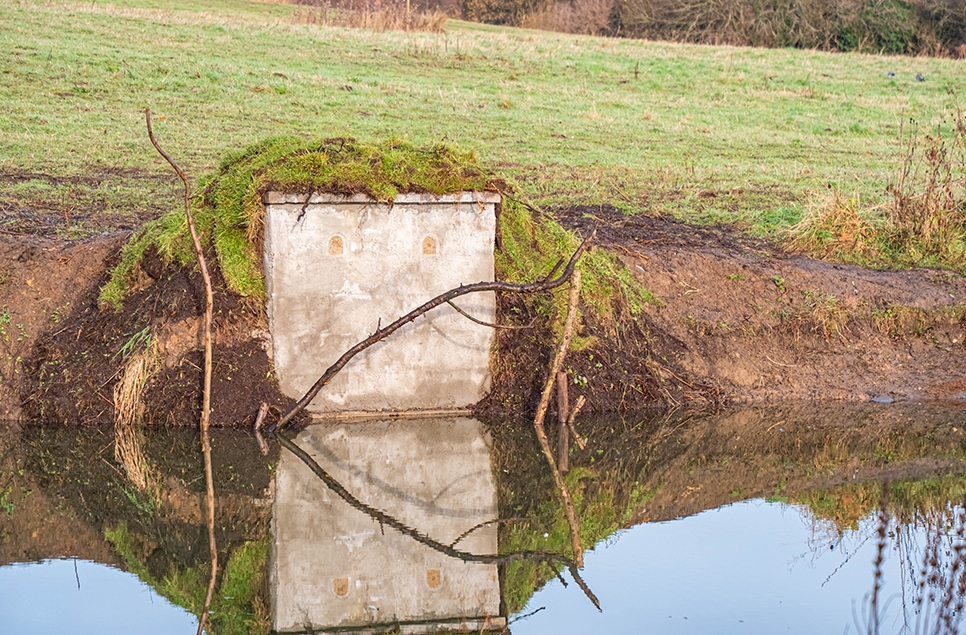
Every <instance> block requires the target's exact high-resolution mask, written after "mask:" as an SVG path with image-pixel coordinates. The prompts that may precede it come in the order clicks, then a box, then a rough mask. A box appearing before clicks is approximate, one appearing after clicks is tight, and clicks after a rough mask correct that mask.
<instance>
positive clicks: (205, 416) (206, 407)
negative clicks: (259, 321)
mask: <svg viewBox="0 0 966 635" xmlns="http://www.w3.org/2000/svg"><path fill="white" fill-rule="evenodd" d="M144 118H145V120H146V121H147V124H148V138H149V139H151V144H152V145H153V146H154V149H155V150H157V151H158V153H159V154H160V155H161V156H162V157H164V160H165V161H167V162H168V163H169V164H170V165H171V167H172V168H174V171H175V172H177V173H178V177H179V178H180V179H181V182H182V183H183V184H184V214H185V217H186V218H187V220H188V229H189V230H190V231H191V240H192V242H193V243H194V246H195V253H196V254H197V255H198V265H199V266H200V267H201V277H202V279H203V280H204V283H205V332H204V341H205V383H204V391H203V393H202V405H201V449H202V453H203V454H204V458H205V482H206V484H207V499H206V500H207V503H208V548H209V550H210V551H211V578H210V580H209V581H208V595H207V596H206V597H205V605H204V608H202V610H201V615H200V616H198V632H197V635H201V632H202V631H203V630H204V629H205V624H206V622H207V621H208V610H209V608H210V607H211V598H212V596H213V595H214V593H215V580H216V579H217V576H218V545H217V544H216V542H215V486H214V478H213V476H212V471H211V439H210V438H209V436H208V425H209V423H210V416H211V358H212V344H211V322H212V316H213V314H214V306H215V300H214V292H213V291H212V288H211V277H210V276H209V275H208V263H207V262H205V253H204V250H202V248H201V239H200V238H199V237H198V232H197V230H196V229H195V221H194V218H193V217H192V216H191V188H190V186H189V185H188V177H187V176H185V173H184V170H182V169H181V168H180V167H178V164H177V163H175V162H174V159H172V158H171V157H170V156H169V155H168V153H167V152H165V151H164V150H163V149H162V148H161V145H160V144H159V143H158V140H157V139H155V138H154V130H153V129H152V127H151V109H150V108H145V109H144Z"/></svg>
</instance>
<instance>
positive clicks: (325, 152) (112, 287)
mask: <svg viewBox="0 0 966 635" xmlns="http://www.w3.org/2000/svg"><path fill="white" fill-rule="evenodd" d="M492 184H493V178H492V176H491V174H490V173H489V172H488V171H487V170H485V169H484V168H483V167H482V166H481V165H480V164H479V162H478V161H477V159H476V157H475V156H474V155H473V154H472V153H463V152H460V151H458V150H456V149H453V148H450V147H448V146H446V145H444V144H436V145H433V146H429V147H416V146H414V145H411V144H409V143H406V142H402V141H397V140H391V141H387V142H385V143H382V144H366V143H360V142H357V141H355V140H353V139H326V140H306V139H300V138H296V137H280V138H274V139H269V140H267V141H263V142H261V143H258V144H256V145H254V146H251V147H250V148H248V149H246V150H244V151H242V152H239V153H235V154H232V155H229V156H227V157H226V158H225V159H224V160H223V161H222V162H221V165H220V166H219V167H218V170H217V171H216V172H215V173H214V174H213V175H210V176H208V177H206V178H205V179H203V180H202V182H201V187H200V191H199V193H198V194H196V195H195V196H194V198H193V202H192V213H193V215H194V218H195V224H196V227H197V229H198V231H199V233H200V234H201V237H202V242H203V243H204V245H205V247H206V248H207V249H211V248H213V249H214V252H215V254H216V255H217V260H218V265H219V267H220V268H221V271H222V274H223V275H224V278H225V281H226V282H227V284H228V287H229V288H230V289H231V290H232V291H234V292H236V293H238V294H240V295H242V296H249V297H255V298H263V297H264V293H265V283H264V280H263V277H262V273H261V263H260V261H259V258H258V244H259V241H260V237H261V229H262V223H263V214H264V207H263V204H262V195H263V194H264V193H265V192H268V191H272V190H274V191H285V192H295V193H300V194H305V195H309V194H311V193H312V192H332V193H336V194H346V195H348V194H357V193H362V194H367V195H369V196H371V197H372V198H374V199H376V200H379V201H391V200H393V199H394V198H395V197H396V196H397V195H398V194H401V193H406V192H427V193H432V194H444V193H449V192H459V191H471V190H485V189H487V188H491V189H492ZM500 231H501V234H502V238H503V250H502V251H500V252H498V253H497V256H496V265H497V275H498V277H499V278H500V279H502V280H508V281H512V282H531V281H534V280H537V279H540V278H542V277H544V276H546V275H547V274H548V273H549V272H550V271H551V270H552V269H553V267H554V265H555V264H557V263H559V262H561V261H565V260H566V259H568V258H569V257H570V255H571V254H572V253H573V251H574V250H575V249H576V248H577V246H578V244H579V238H578V237H577V236H575V235H574V234H573V233H572V232H569V231H567V230H565V229H564V228H563V227H561V226H560V225H559V224H558V223H557V222H555V221H554V220H553V219H552V218H550V217H549V216H548V215H545V214H542V213H531V212H530V211H529V210H528V209H527V208H526V207H525V206H524V205H523V204H521V203H519V202H517V201H515V200H513V199H510V198H507V199H505V202H504V205H503V207H502V212H501V214H500ZM152 247H153V248H154V249H156V250H157V252H158V254H159V256H160V257H161V259H162V260H163V261H164V262H166V263H171V262H177V263H179V264H180V265H182V266H186V267H188V266H194V263H195V254H194V248H193V246H192V242H191V238H190V234H189V232H188V225H187V221H186V220H185V217H184V210H183V209H176V210H172V211H171V212H169V213H168V214H166V215H164V216H162V217H161V218H158V219H157V220H155V221H152V222H150V223H147V224H146V225H144V226H143V227H142V228H141V230H140V231H138V232H137V233H136V234H135V235H134V236H133V237H132V238H131V240H130V241H128V243H127V244H126V245H125V247H124V249H123V250H122V252H121V261H120V263H119V264H118V265H117V267H115V268H114V270H113V271H112V272H111V277H110V280H109V281H108V283H107V284H106V285H105V286H104V287H103V289H102V290H101V296H100V300H101V303H102V305H107V306H113V307H114V308H115V309H119V308H120V306H121V302H122V301H123V300H124V297H125V296H126V295H127V293H128V292H129V290H130V285H131V280H132V277H133V276H134V273H135V271H136V268H137V265H138V262H139V261H140V260H141V258H142V257H143V256H144V254H145V252H146V251H147V250H148V249H150V248H152ZM580 267H581V270H582V274H583V286H582V298H583V302H584V306H585V307H587V308H589V309H590V310H591V311H592V312H593V314H594V315H595V316H596V317H597V318H598V321H599V322H601V323H603V324H604V325H606V326H607V327H609V328H611V329H613V328H614V326H615V324H616V322H617V318H618V317H621V315H619V314H620V313H624V312H626V313H627V314H629V315H630V316H634V315H636V314H637V313H638V312H639V311H640V310H641V308H643V306H644V304H645V303H647V302H656V300H655V298H654V297H653V296H652V295H651V294H650V292H648V291H647V290H646V289H644V288H643V287H642V286H641V285H640V284H639V283H638V282H637V281H636V280H635V279H634V277H633V275H632V274H631V272H630V271H628V270H627V268H626V267H624V265H623V264H622V263H621V262H620V261H619V260H618V259H617V257H616V256H614V255H613V254H612V253H609V252H607V251H605V250H599V249H598V250H592V251H590V252H588V253H586V254H585V255H584V256H583V257H582V259H581V262H580ZM533 301H534V302H536V303H537V308H538V311H539V312H540V313H541V314H542V315H544V316H545V317H547V318H549V319H555V320H556V322H555V324H556V325H557V330H559V328H560V323H561V319H562V318H561V317H560V316H563V315H564V314H565V308H566V302H567V300H566V290H565V289H564V290H562V291H558V293H556V294H554V295H550V296H545V297H542V298H539V299H534V300H533ZM590 343H592V340H591V339H590V338H583V339H581V338H580V337H578V338H576V339H575V343H574V348H575V349H580V348H582V347H584V346H587V345H589V344H590Z"/></svg>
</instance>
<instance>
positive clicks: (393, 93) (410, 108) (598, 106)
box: [0, 0, 962, 236]
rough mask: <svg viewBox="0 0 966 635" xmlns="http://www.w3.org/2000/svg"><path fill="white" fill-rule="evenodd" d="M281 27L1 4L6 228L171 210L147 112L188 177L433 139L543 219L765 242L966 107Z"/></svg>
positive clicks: (876, 198)
mask: <svg viewBox="0 0 966 635" xmlns="http://www.w3.org/2000/svg"><path fill="white" fill-rule="evenodd" d="M292 11H293V8H292V7H291V6H287V5H279V4H265V3H250V2H241V1H239V2H231V1H228V0H221V1H220V2H213V3H201V2H195V1H193V0H176V1H166V0H155V1H154V2H149V1H142V0H128V1H125V2H117V3H115V4H102V3H94V4H86V3H85V4H64V3H56V2H54V3H40V2H34V1H32V0H24V1H20V2H14V3H10V4H5V5H3V6H0V21H2V22H3V23H4V24H7V25H10V26H11V28H8V29H5V30H4V31H3V32H2V33H0V47H2V48H3V49H4V50H7V51H10V54H9V55H7V56H6V57H5V58H4V59H3V60H2V61H0V71H2V72H0V90H2V91H3V93H4V96H5V97H4V106H3V108H2V109H0V205H3V209H4V214H3V217H4V218H5V219H6V220H5V221H2V222H4V223H7V225H6V228H7V229H8V230H11V229H17V227H18V225H16V224H15V221H16V219H17V218H18V216H17V215H18V214H20V215H26V214H28V213H29V212H31V211H33V212H37V210H39V214H40V216H42V217H43V219H44V222H45V223H46V225H45V226H49V227H52V228H55V231H56V232H57V233H60V234H62V235H68V236H76V235H83V234H85V233H90V232H92V231H99V230H101V229H103V228H113V227H120V226H131V225H133V224H135V223H136V222H139V221H141V220H143V219H145V218H147V217H150V216H152V215H154V214H156V213H157V212H159V211H162V210H168V209H171V208H173V207H176V206H177V200H178V199H177V197H178V189H177V183H176V181H175V180H174V178H173V175H171V174H170V173H169V172H168V170H167V169H166V166H164V165H163V164H162V162H161V160H160V158H159V157H157V156H156V154H155V153H154V151H153V149H151V147H150V144H149V143H148V142H147V138H146V134H145V130H144V124H143V114H142V111H143V108H144V107H146V106H150V107H151V108H152V109H153V111H154V112H155V113H156V117H158V118H159V119H162V120H160V121H158V122H157V124H156V126H157V129H158V132H159V134H160V135H161V136H162V139H163V142H164V143H165V146H166V147H167V148H168V149H169V151H171V152H172V153H173V154H175V155H176V156H177V157H178V158H179V160H180V161H182V162H183V165H184V167H185V168H186V169H187V170H188V172H189V174H192V175H195V177H196V178H197V177H198V176H200V175H201V174H202V173H203V172H207V171H210V170H211V169H213V168H214V167H215V166H216V165H217V163H218V161H219V159H220V158H221V157H222V156H224V155H225V154H227V153H229V152H232V151H236V150H238V149H239V148H241V147H244V146H246V145H248V144H250V143H252V142H255V141H258V140H260V139H263V138H265V137H269V136H276V135H280V134H294V135H300V136H323V137H335V136H354V137H357V138H360V139H363V140H370V139H385V138H393V137H401V138H404V139H407V140H409V141H411V142H413V143H416V144H429V143H434V142H437V141H440V140H444V139H445V140H447V141H448V142H450V143H454V144H456V145H457V146H459V147H460V148H463V149H467V150H475V151H476V152H477V153H478V155H479V156H480V157H481V158H482V159H483V160H484V161H485V162H487V163H489V164H492V165H495V166H496V167H497V168H498V169H499V170H500V171H501V172H502V173H504V174H506V175H508V176H510V177H513V178H515V179H516V180H517V181H518V182H519V184H520V189H521V195H522V196H524V197H526V198H529V199H531V200H533V201H535V202H538V203H543V204H554V203H555V204H575V203H580V204H594V203H600V202H610V203H617V204H620V205H622V206H624V207H626V208H627V209H628V210H632V211H650V212H654V211H665V212H671V213H675V214H677V215H680V216H683V217H686V218H689V219H692V220H697V221H712V220H725V221H738V222H741V223H745V224H747V225H749V226H752V227H753V228H755V229H757V230H760V231H771V230H775V229H776V228H777V229H781V228H784V227H786V226H788V225H789V224H791V223H794V222H796V221H798V220H799V218H800V217H801V216H802V213H803V211H804V209H805V207H806V205H807V204H808V201H809V199H810V197H816V196H822V195H823V193H825V192H827V191H828V190H829V188H832V189H838V190H841V191H843V192H845V193H849V194H851V193H855V194H856V195H858V196H860V197H861V199H862V200H863V201H866V202H868V203H869V204H870V205H875V204H877V203H878V202H880V201H882V200H884V199H885V196H886V193H885V188H886V186H887V184H888V182H889V180H890V178H891V177H892V176H893V175H894V173H895V169H896V165H897V157H898V154H899V146H898V130H899V123H900V121H901V120H904V119H907V118H913V119H915V120H917V121H919V122H921V123H922V124H923V125H927V126H929V125H933V124H935V123H936V122H937V121H938V120H939V118H941V116H942V115H943V113H946V112H948V111H949V109H950V107H951V105H952V104H953V102H954V101H955V99H956V96H957V95H958V94H960V93H961V92H962V87H961V85H960V80H959V75H960V72H959V63H957V62H955V61H951V60H942V59H917V58H903V57H884V56H866V55H856V54H828V53H816V52H807V51H797V50H756V49H743V48H730V47H701V46H689V45H676V44H664V43H648V42H640V41H629V40H628V41H625V40H613V39H602V38H591V37H582V36H570V35H561V34H552V33H540V32H536V31H525V30H513V29H500V28H496V27H486V26H480V25H474V24H468V23H460V22H454V21H451V22H450V23H449V25H448V27H447V32H446V33H444V34H440V35H434V34H425V33H397V32H370V31H361V30H352V29H339V28H322V27H317V26H311V25H299V24H296V23H294V22H293V19H292ZM888 71H894V72H895V73H896V75H895V77H892V78H889V77H887V73H888ZM916 73H922V74H923V75H924V76H925V78H926V81H924V82H917V81H915V78H914V76H915V74H916ZM85 210H95V212H90V211H85ZM2 228H3V227H0V229H2Z"/></svg>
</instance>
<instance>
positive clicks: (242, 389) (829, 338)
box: [0, 206, 966, 426]
mask: <svg viewBox="0 0 966 635" xmlns="http://www.w3.org/2000/svg"><path fill="white" fill-rule="evenodd" d="M556 215H557V218H558V219H559V220H560V221H561V222H562V223H563V224H564V225H565V226H567V227H570V228H575V229H580V230H581V231H583V232H587V231H589V229H590V227H591V226H593V225H598V239H597V244H598V246H599V248H605V249H610V250H613V251H615V252H616V253H617V254H618V255H619V256H620V257H621V258H622V259H623V261H624V262H625V263H626V264H627V266H628V267H629V268H630V270H631V271H633V272H634V274H635V275H636V276H637V277H638V279H639V280H640V281H641V282H642V283H643V284H644V286H646V287H647V288H648V289H650V290H651V291H653V292H654V294H655V295H656V296H657V297H658V298H659V299H660V304H658V305H653V306H648V307H647V308H646V309H645V310H644V311H643V312H642V313H640V314H639V315H637V316H631V315H628V314H626V312H625V314H624V315H623V318H622V319H621V320H619V321H618V322H617V324H616V326H613V327H609V328H608V327H605V326H604V325H600V324H595V323H593V322H588V323H587V324H585V325H584V327H583V328H584V335H595V336H596V337H597V338H598V339H597V343H596V344H594V345H593V346H591V347H590V348H588V349H585V350H583V351H580V352H576V353H572V354H571V355H570V356H569V357H568V359H567V369H568V372H569V374H570V375H571V378H572V380H573V384H572V393H573V394H572V395H571V400H573V399H575V398H576V395H577V394H584V395H586V396H587V398H588V406H587V411H588V412H592V411H597V412H603V411H617V410H637V409H640V408H645V407H653V406H671V407H677V406H688V407H701V406H708V405H717V404H722V403H728V402H754V401H765V400H785V399H820V400H851V401H867V400H871V399H879V400H894V401H916V402H918V401H922V400H956V401H962V400H966V362H964V356H963V354H962V353H963V342H964V338H966V330H964V321H963V320H964V315H966V309H964V298H966V279H964V278H963V277H962V276H960V275H958V274H954V273H950V272H943V271H932V270H916V271H902V272H891V271H872V270H867V269H862V268H858V267H853V266H846V265H838V264H833V263H828V262H821V261H816V260H813V259H810V258H807V257H804V256H800V255H796V254H790V253H786V252H785V251H784V250H783V249H782V248H781V247H780V246H778V245H776V244H774V243H771V242H768V241H764V240H757V239H754V238H751V237H748V236H747V235H745V234H743V233H741V232H740V231H737V230H734V229H732V228H728V227H694V226H690V225H685V224H683V223H680V222H676V221H674V220H669V219H666V218H655V217H648V216H625V215H623V214H622V213H621V212H619V211H618V210H616V209H614V208H609V207H606V206H603V207H594V208H574V209H566V210H559V211H558V212H557V213H556ZM124 237H125V236H124V235H122V234H114V235H109V236H104V237H99V238H94V239H89V240H86V241H83V242H57V241H52V240H48V239H44V238H38V237H33V236H8V235H2V234H0V297H2V300H0V311H7V312H8V313H9V319H6V322H4V323H3V329H4V331H3V334H2V337H0V349H2V352H3V359H2V360H0V374H2V375H3V382H2V384H0V416H6V417H16V416H21V417H24V418H27V419H31V420H46V421H58V422H72V423H81V422H83V423H96V422H109V421H111V420H112V419H113V400H112V391H113V386H114V384H115V383H116V381H117V378H118V377H119V376H120V373H121V372H122V370H123V366H124V361H125V359H126V358H127V357H128V356H129V355H130V354H133V353H136V352H138V350H140V349H142V348H144V346H145V345H146V344H147V342H145V341H142V340H140V339H139V337H138V334H139V333H142V332H143V331H144V329H145V327H150V329H149V332H150V333H152V334H153V335H154V338H153V343H154V345H155V346H157V347H158V352H159V354H160V358H161V359H162V361H163V364H162V368H161V370H160V371H159V372H158V373H157V374H155V375H154V376H153V378H151V379H150V380H149V381H148V383H147V388H146V394H145V401H146V404H147V415H146V416H147V418H148V420H149V422H151V423H154V424H177V425H191V424H193V422H194V421H196V420H197V417H196V413H197V410H198V408H199V404H200V385H201V372H200V365H201V353H200V352H199V348H200V345H199V344H200V343H199V338H198V328H199V323H200V319H199V316H200V314H201V309H202V307H203V300H202V298H203V296H202V293H201V287H200V279H199V276H198V275H197V273H194V272H186V271H181V270H177V269H174V268H172V267H167V268H164V267H161V265H160V262H159V261H157V259H156V258H154V259H150V258H149V259H148V260H146V262H145V264H144V266H143V267H142V272H141V274H140V278H139V281H138V286H139V288H140V291H139V292H138V293H136V294H134V295H133V296H132V297H130V298H129V299H128V300H127V301H126V302H125V305H124V307H123V310H122V311H121V312H120V313H115V312H113V311H110V310H103V309H101V308H100V307H98V305H97V289H98V288H99V286H100V285H101V284H102V283H103V280H104V272H105V270H106V269H107V268H108V267H109V266H110V264H111V263H112V262H113V259H114V258H116V254H117V251H118V248H119V246H120V244H121V243H122V241H123V239H124ZM216 278H217V276H216ZM216 283H218V285H219V289H218V290H216V298H218V299H217V300H216V303H217V306H216V312H217V316H216V360H215V375H216V378H217V382H216V386H215V390H214V400H215V412H214V418H213V421H214V423H215V424H216V425H222V426H237V425H247V424H248V423H249V422H250V420H251V417H252V415H253V413H254V412H255V411H256V410H257V407H258V404H259V403H260V402H261V401H267V402H268V403H270V404H272V405H273V407H275V408H277V409H284V407H285V406H286V405H287V404H289V403H291V401H290V400H287V399H285V398H284V397H282V396H281V395H279V394H278V391H277V389H276V387H275V385H274V382H272V381H271V364H270V361H269V356H268V354H267V352H266V349H267V341H266V340H267V338H266V332H265V323H264V318H263V316H262V311H261V309H260V307H253V306H249V305H247V304H246V303H245V302H241V301H239V300H238V299H237V298H234V297H232V296H231V295H230V294H228V293H227V292H225V291H224V288H223V285H221V284H220V282H218V280H217V279H216ZM68 303H69V304H68ZM499 303H500V309H501V319H502V320H505V321H507V322H513V321H521V322H523V321H529V320H530V317H531V316H529V315H528V314H527V312H528V311H529V310H530V309H528V308H527V305H526V304H525V303H523V302H521V301H520V300H519V299H518V298H512V297H501V298H500V300H499ZM2 315H3V314H2V313H0V316H2ZM498 342H499V344H498V346H499V355H497V358H496V362H495V365H494V372H493V390H492V391H491V394H490V395H489V396H488V397H487V398H486V399H484V401H483V402H481V404H480V407H479V410H480V412H481V413H483V414H489V415H500V416H504V415H508V414H510V413H517V414H518V413H520V412H525V411H528V410H529V409H532V407H533V405H534V402H535V399H536V395H537V392H538V390H539V386H540V384H541V383H542V381H543V377H542V376H543V374H544V373H545V372H546V367H547V364H548V358H549V355H550V352H551V348H552V336H551V335H550V334H549V332H547V330H546V329H541V328H536V329H531V330H518V331H501V332H500V334H499V337H498Z"/></svg>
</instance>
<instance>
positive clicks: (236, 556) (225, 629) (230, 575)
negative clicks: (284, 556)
mask: <svg viewBox="0 0 966 635" xmlns="http://www.w3.org/2000/svg"><path fill="white" fill-rule="evenodd" d="M104 536H105V537H106V538H107V540H108V542H110V543H111V546H112V547H113V548H114V550H115V551H116V552H117V553H118V555H120V556H121V558H123V559H124V562H125V564H126V565H127V567H128V570H129V571H131V573H133V574H135V575H136V576H137V577H138V578H140V580H141V581H142V582H144V583H145V584H147V585H148V586H150V587H151V588H153V589H154V590H155V591H156V592H157V593H158V595H160V596H161V597H163V598H165V599H167V600H168V601H170V602H171V603H173V604H175V605H177V606H180V607H182V608H184V609H186V610H188V611H189V612H191V613H193V614H194V615H198V614H200V613H201V610H202V608H204V602H205V596H206V594H207V591H208V571H207V570H206V568H207V567H206V565H200V566H197V567H190V568H186V569H173V570H172V571H170V572H169V573H168V575H166V576H165V577H164V578H163V579H161V580H158V579H155V578H154V576H152V575H151V574H150V573H149V572H148V567H147V565H146V564H145V563H144V562H142V559H141V558H139V557H138V555H137V551H138V550H137V548H136V546H135V544H134V537H133V536H132V534H131V532H130V530H129V529H128V526H127V523H126V522H124V521H121V522H119V523H118V524H117V525H116V526H114V527H108V528H105V530H104ZM270 539H271V538H270V536H266V537H265V538H262V539H260V540H255V541H249V542H246V543H244V544H242V545H241V546H239V547H238V548H236V549H235V550H234V551H233V552H232V553H231V555H230V556H229V557H228V564H227V565H226V566H225V571H224V574H223V575H222V576H221V579H220V581H219V582H220V583H219V586H218V590H217V592H216V593H215V594H214V595H213V596H212V602H211V620H210V621H209V622H208V630H209V632H211V633H212V634H213V635H263V634H265V633H267V632H268V631H269V630H270V628H269V624H268V616H267V613H266V610H267V609H266V604H265V602H266V599H265V598H263V597H261V594H260V593H261V589H262V587H263V585H264V579H265V576H266V575H267V571H268V556H269V551H270V548H271V544H270Z"/></svg>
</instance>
